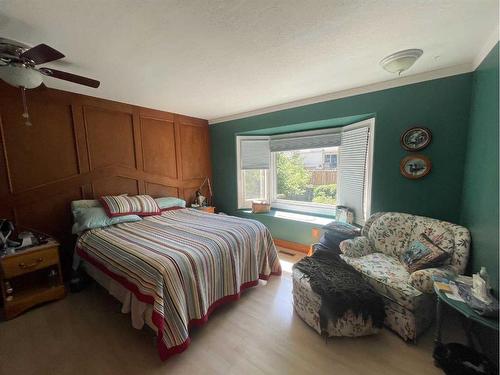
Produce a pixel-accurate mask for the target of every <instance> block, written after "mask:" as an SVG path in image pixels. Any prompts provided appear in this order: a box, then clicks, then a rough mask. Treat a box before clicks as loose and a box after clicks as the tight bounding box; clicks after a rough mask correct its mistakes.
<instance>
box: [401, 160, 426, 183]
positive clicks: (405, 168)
mask: <svg viewBox="0 0 500 375" xmlns="http://www.w3.org/2000/svg"><path fill="white" fill-rule="evenodd" d="M431 168H432V164H431V161H430V160H429V158H428V157H427V156H424V155H420V154H415V155H408V156H407V157H405V158H403V159H402V160H401V162H400V163H399V169H400V170H401V174H402V175H403V176H405V177H406V178H410V179H412V180H415V179H417V178H422V177H424V176H426V175H428V174H429V172H430V171H431Z"/></svg>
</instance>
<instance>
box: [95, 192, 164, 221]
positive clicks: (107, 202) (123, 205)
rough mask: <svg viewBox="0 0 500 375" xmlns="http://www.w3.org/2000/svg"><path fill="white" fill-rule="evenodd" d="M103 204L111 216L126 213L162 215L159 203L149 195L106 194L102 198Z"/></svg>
mask: <svg viewBox="0 0 500 375" xmlns="http://www.w3.org/2000/svg"><path fill="white" fill-rule="evenodd" d="M100 201H101V203H102V206H103V207H104V210H105V211H106V214H107V215H108V216H109V217H115V216H124V215H133V214H135V215H139V216H151V215H160V214H161V211H160V207H159V206H158V203H156V201H155V200H154V199H153V198H152V197H151V196H149V195H136V196H133V197H129V196H126V195H118V196H115V195H106V196H103V197H101V198H100Z"/></svg>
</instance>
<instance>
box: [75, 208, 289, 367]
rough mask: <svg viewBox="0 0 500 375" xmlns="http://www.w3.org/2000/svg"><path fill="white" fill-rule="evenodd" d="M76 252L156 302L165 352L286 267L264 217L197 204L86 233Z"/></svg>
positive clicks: (160, 345)
mask: <svg viewBox="0 0 500 375" xmlns="http://www.w3.org/2000/svg"><path fill="white" fill-rule="evenodd" d="M76 251H77V253H78V254H79V255H80V256H81V257H82V258H83V259H85V260H86V261H88V262H90V263H92V264H93V265H94V266H96V267H97V268H99V269H100V270H101V271H103V272H105V273H106V274H108V275H109V276H111V277H112V278H114V279H115V280H117V281H118V282H120V283H121V284H122V285H124V286H125V287H127V288H128V289H130V290H131V291H132V292H134V293H135V295H136V296H137V297H138V298H139V299H140V300H142V301H143V302H147V303H150V304H152V305H153V322H154V324H155V325H156V326H157V327H158V351H159V354H160V357H161V359H162V360H165V359H167V358H168V357H169V356H170V355H172V354H175V353H180V352H182V351H183V350H185V349H186V348H187V347H188V345H189V342H190V339H189V328H190V327H191V326H193V325H197V324H202V323H204V322H206V320H207V318H208V315H209V314H210V312H211V311H212V310H213V309H214V308H215V307H217V306H218V305H220V304H221V303H224V302H227V301H229V300H234V299H238V298H239V295H240V291H241V290H242V289H244V288H247V287H250V286H254V285H257V284H258V280H259V278H260V279H264V280H265V279H267V278H268V277H269V276H270V275H272V274H274V275H280V274H281V267H280V263H279V259H278V255H277V252H276V248H275V246H274V243H273V240H272V237H271V234H270V233H269V231H268V229H267V228H266V227H265V226H264V225H263V224H261V223H260V222H258V221H255V220H247V219H241V218H237V217H233V216H224V215H214V214H208V213H205V212H200V211H197V210H194V209H178V210H171V211H165V212H163V213H162V215H161V216H160V215H158V216H150V217H147V218H144V220H142V221H138V222H133V223H125V224H118V225H114V226H111V227H108V228H104V229H93V230H90V231H87V232H85V233H84V234H82V235H81V236H80V237H79V239H78V241H77V244H76Z"/></svg>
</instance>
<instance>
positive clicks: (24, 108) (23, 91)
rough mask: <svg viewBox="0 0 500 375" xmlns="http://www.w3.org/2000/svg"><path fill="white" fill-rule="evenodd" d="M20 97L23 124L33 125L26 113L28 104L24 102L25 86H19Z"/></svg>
mask: <svg viewBox="0 0 500 375" xmlns="http://www.w3.org/2000/svg"><path fill="white" fill-rule="evenodd" d="M21 97H22V98H23V111H24V112H23V114H22V117H23V119H24V125H26V126H31V125H33V124H32V123H31V121H30V114H29V113H28V104H27V103H26V88H24V87H21Z"/></svg>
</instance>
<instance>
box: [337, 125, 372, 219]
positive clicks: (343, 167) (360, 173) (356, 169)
mask: <svg viewBox="0 0 500 375" xmlns="http://www.w3.org/2000/svg"><path fill="white" fill-rule="evenodd" d="M369 137H370V128H369V127H367V126H365V127H362V128H357V129H352V130H347V129H346V130H344V131H343V132H342V145H341V147H340V152H339V162H338V171H339V184H338V186H339V187H340V189H339V204H340V205H342V206H347V207H349V208H351V209H352V210H353V211H354V221H355V222H356V223H357V224H363V223H364V220H365V217H364V216H365V209H364V208H365V190H366V188H367V186H366V185H367V184H366V182H367V157H368V147H369V143H370V142H369Z"/></svg>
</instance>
